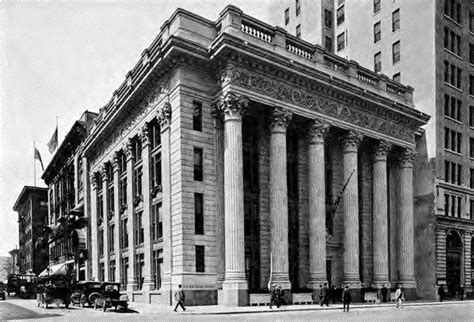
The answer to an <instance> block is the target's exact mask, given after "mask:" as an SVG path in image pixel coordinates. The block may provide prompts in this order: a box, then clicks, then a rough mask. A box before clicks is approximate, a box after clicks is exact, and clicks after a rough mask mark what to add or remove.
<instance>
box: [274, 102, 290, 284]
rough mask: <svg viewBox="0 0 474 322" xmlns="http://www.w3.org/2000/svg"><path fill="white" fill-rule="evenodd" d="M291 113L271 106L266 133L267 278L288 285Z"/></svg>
mask: <svg viewBox="0 0 474 322" xmlns="http://www.w3.org/2000/svg"><path fill="white" fill-rule="evenodd" d="M290 119H291V114H289V113H288V112H286V111H285V110H283V109H280V108H275V109H274V111H273V120H272V124H271V137H270V217H271V242H270V245H271V256H272V258H271V263H272V270H271V281H272V283H276V284H278V285H280V286H281V288H282V289H283V290H289V289H291V283H290V277H289V262H288V259H289V256H288V182H287V154H286V129H287V126H288V122H289V120H290Z"/></svg>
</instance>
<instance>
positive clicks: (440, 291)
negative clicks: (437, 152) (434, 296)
mask: <svg viewBox="0 0 474 322" xmlns="http://www.w3.org/2000/svg"><path fill="white" fill-rule="evenodd" d="M438 297H439V301H440V302H443V300H444V286H443V285H440V286H438Z"/></svg>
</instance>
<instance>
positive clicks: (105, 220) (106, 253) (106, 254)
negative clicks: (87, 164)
mask: <svg viewBox="0 0 474 322" xmlns="http://www.w3.org/2000/svg"><path fill="white" fill-rule="evenodd" d="M108 185H109V180H108V179H107V166H106V165H105V164H104V165H103V167H102V213H103V214H104V218H102V227H103V228H104V234H103V236H104V243H103V245H104V281H109V280H110V279H109V262H110V260H109V256H110V253H109V229H108V228H109V213H108V211H107V200H108V197H109V189H107V188H108Z"/></svg>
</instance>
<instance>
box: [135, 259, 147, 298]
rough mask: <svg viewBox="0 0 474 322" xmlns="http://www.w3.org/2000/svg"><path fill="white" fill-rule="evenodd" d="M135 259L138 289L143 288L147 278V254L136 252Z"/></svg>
mask: <svg viewBox="0 0 474 322" xmlns="http://www.w3.org/2000/svg"><path fill="white" fill-rule="evenodd" d="M135 260H136V267H137V268H136V276H137V283H138V289H139V290H141V289H142V287H143V282H144V280H145V254H136V255H135Z"/></svg>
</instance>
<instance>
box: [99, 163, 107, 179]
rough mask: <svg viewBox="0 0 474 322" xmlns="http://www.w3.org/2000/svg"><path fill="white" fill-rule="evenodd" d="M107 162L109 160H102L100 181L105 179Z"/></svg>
mask: <svg viewBox="0 0 474 322" xmlns="http://www.w3.org/2000/svg"><path fill="white" fill-rule="evenodd" d="M107 163H109V161H107V162H104V163H103V164H102V165H101V166H100V174H101V176H102V181H105V180H107Z"/></svg>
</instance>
